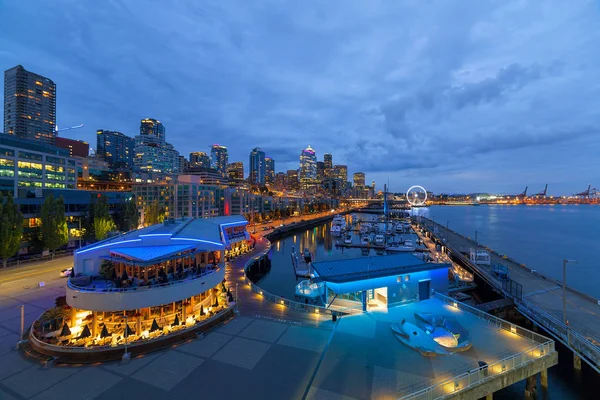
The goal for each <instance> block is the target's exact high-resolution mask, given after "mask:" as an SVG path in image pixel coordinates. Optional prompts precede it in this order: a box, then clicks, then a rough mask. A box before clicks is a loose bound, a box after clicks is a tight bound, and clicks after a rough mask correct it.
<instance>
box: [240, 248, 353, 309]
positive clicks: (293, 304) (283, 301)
mask: <svg viewBox="0 0 600 400" xmlns="http://www.w3.org/2000/svg"><path fill="white" fill-rule="evenodd" d="M262 240H264V241H266V245H267V246H266V248H265V249H264V250H263V251H260V252H258V253H257V254H255V255H254V256H252V257H251V258H249V259H248V261H246V263H245V264H244V281H245V283H246V284H247V285H248V286H250V290H252V291H253V292H254V293H256V294H258V295H260V296H262V297H264V298H265V300H267V301H270V302H272V303H275V304H280V305H282V306H285V307H287V308H289V309H292V310H297V311H303V312H306V313H313V314H323V315H342V314H362V310H357V309H355V308H352V307H346V308H336V309H335V310H331V309H330V308H328V307H323V306H315V305H312V304H305V303H300V302H298V301H294V300H290V299H288V298H285V297H282V296H278V295H276V294H272V293H269V292H267V291H265V290H263V289H262V288H260V287H259V286H257V285H255V284H254V283H253V282H252V281H251V280H250V278H248V275H247V274H246V272H247V271H248V268H249V267H250V265H252V264H253V263H255V262H256V261H258V260H259V259H260V258H262V257H263V256H264V255H265V254H267V253H268V252H269V249H270V248H271V242H270V241H268V240H267V239H264V238H262ZM236 301H237V299H236Z"/></svg>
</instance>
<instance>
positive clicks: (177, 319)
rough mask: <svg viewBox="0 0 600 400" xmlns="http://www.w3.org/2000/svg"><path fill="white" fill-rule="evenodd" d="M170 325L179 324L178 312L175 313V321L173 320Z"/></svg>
mask: <svg viewBox="0 0 600 400" xmlns="http://www.w3.org/2000/svg"><path fill="white" fill-rule="evenodd" d="M171 326H179V314H175V321H173V323H172V324H171Z"/></svg>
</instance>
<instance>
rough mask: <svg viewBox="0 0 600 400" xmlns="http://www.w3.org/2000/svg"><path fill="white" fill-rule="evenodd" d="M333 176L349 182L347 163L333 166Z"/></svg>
mask: <svg viewBox="0 0 600 400" xmlns="http://www.w3.org/2000/svg"><path fill="white" fill-rule="evenodd" d="M333 176H334V178H336V179H339V180H341V181H342V182H348V167H347V166H346V165H341V164H340V165H336V166H334V167H333Z"/></svg>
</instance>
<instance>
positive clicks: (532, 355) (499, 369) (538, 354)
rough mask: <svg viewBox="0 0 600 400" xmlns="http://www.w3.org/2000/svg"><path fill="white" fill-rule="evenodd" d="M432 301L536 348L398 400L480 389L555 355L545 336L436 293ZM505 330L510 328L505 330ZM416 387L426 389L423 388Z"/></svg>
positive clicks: (426, 399)
mask: <svg viewBox="0 0 600 400" xmlns="http://www.w3.org/2000/svg"><path fill="white" fill-rule="evenodd" d="M435 297H436V298H438V299H440V300H441V301H443V302H444V303H447V304H451V305H453V306H454V307H457V308H459V309H462V310H464V311H466V312H470V313H474V314H475V315H476V316H478V317H480V318H484V319H487V320H489V321H493V322H495V323H496V326H497V327H498V328H500V329H505V330H508V331H509V332H511V333H513V334H516V335H520V336H523V337H527V338H530V339H532V340H534V341H536V342H538V343H539V344H537V345H535V346H533V347H530V348H529V349H527V350H524V351H521V352H519V353H517V354H513V355H511V356H508V357H505V358H503V359H500V360H498V361H496V362H493V363H491V364H487V365H483V366H480V367H478V368H475V369H472V370H470V371H468V372H464V373H462V374H460V375H457V376H455V377H453V378H450V379H447V380H445V381H443V382H440V383H436V384H434V385H430V386H427V387H423V388H422V389H421V390H418V391H416V392H413V393H411V394H408V395H405V396H402V397H400V399H402V400H413V399H415V400H416V399H419V400H420V399H423V400H430V399H436V398H441V397H444V396H447V395H449V394H455V393H457V392H460V391H462V390H465V389H468V388H470V387H472V386H475V385H479V384H481V383H483V382H485V381H487V380H489V379H492V378H494V377H496V376H498V375H501V374H504V373H506V372H508V371H511V370H514V369H516V368H519V367H521V366H523V365H525V364H527V363H529V362H530V361H532V360H535V359H539V358H542V357H548V356H549V355H550V354H552V353H554V352H555V349H554V341H553V340H551V339H548V338H546V337H545V336H542V335H539V334H537V333H535V332H531V331H529V330H527V329H524V328H521V327H519V326H516V325H514V324H511V323H510V322H507V321H504V320H502V319H500V318H497V317H494V316H493V315H490V314H487V313H484V312H483V311H481V310H478V309H476V308H474V307H471V306H469V305H466V304H464V303H461V302H457V301H456V300H454V299H452V298H450V297H448V296H444V295H442V294H440V293H437V292H436V293H435ZM507 327H509V328H508V329H507ZM419 386H425V384H422V385H419Z"/></svg>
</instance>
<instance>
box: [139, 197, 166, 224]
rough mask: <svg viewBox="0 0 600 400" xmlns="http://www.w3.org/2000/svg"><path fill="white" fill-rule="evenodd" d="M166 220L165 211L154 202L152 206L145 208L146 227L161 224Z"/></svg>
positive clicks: (156, 201)
mask: <svg viewBox="0 0 600 400" xmlns="http://www.w3.org/2000/svg"><path fill="white" fill-rule="evenodd" d="M164 220H165V209H164V208H163V207H162V206H161V205H160V204H159V203H158V200H154V201H153V202H152V203H151V204H149V205H148V206H146V207H144V224H145V225H146V226H149V225H154V224H160V223H161V222H163V221H164Z"/></svg>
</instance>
